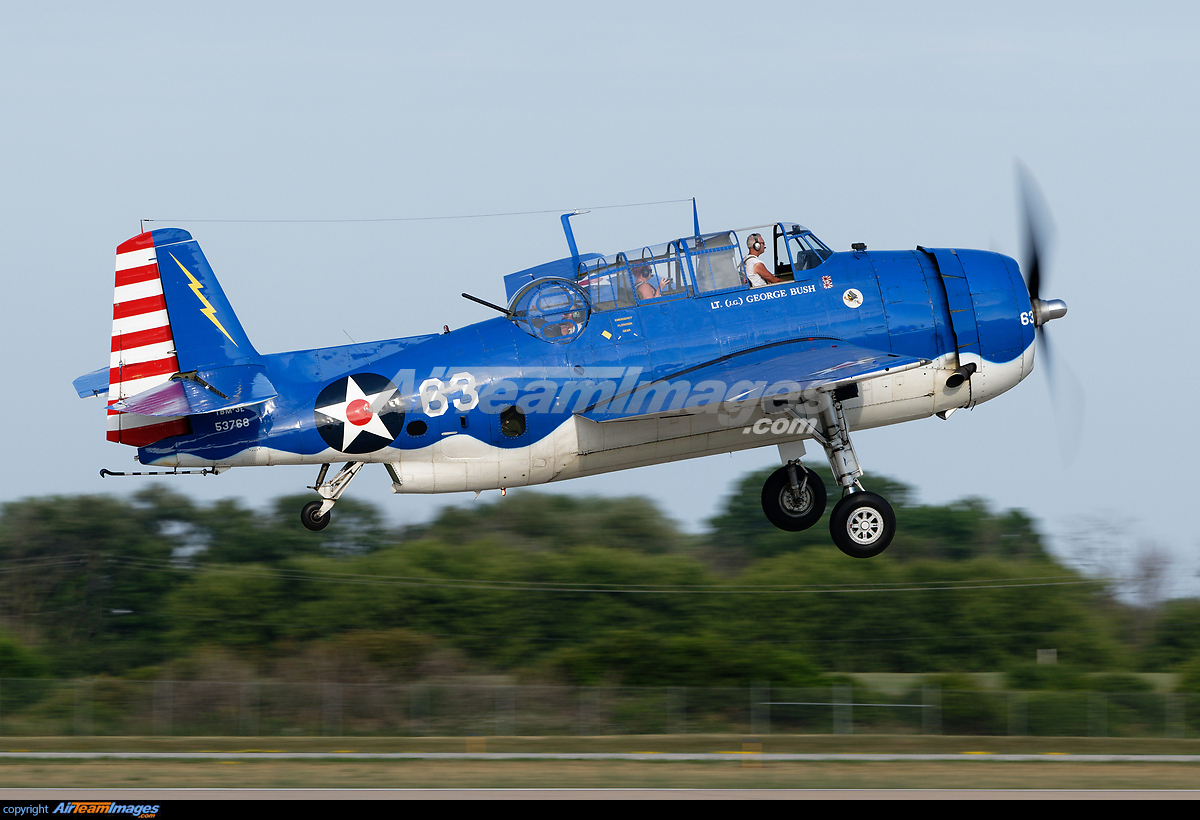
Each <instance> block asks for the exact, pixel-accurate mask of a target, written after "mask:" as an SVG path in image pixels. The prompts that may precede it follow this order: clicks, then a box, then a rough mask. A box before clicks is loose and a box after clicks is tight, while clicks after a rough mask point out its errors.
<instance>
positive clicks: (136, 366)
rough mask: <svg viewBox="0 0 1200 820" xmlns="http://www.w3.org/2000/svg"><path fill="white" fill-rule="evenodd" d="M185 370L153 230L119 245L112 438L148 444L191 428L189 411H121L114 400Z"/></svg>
mask: <svg viewBox="0 0 1200 820" xmlns="http://www.w3.org/2000/svg"><path fill="white" fill-rule="evenodd" d="M178 371H179V361H178V360H177V359H176V358H175V341H174V338H173V337H172V335H171V320H170V317H168V316H167V303H166V300H165V299H164V297H163V289H162V280H161V279H160V278H159V274H158V262H157V261H156V259H155V253H154V238H153V237H152V235H151V234H150V233H144V234H141V235H140V236H135V237H134V238H133V239H130V240H129V241H127V242H123V243H121V244H120V245H119V246H117V276H116V287H115V289H114V291H113V331H112V358H111V359H110V362H109V371H108V403H109V405H110V408H109V410H108V440H109V441H117V442H120V443H122V444H131V445H133V446H134V447H144V446H146V445H148V444H153V443H154V442H156V441H159V440H160V439H164V438H167V437H168V436H178V435H185V434H187V433H189V432H191V427H190V425H189V424H188V421H187V418H186V417H185V416H173V417H167V418H162V417H158V416H141V415H138V414H136V413H121V412H119V411H117V410H113V409H112V408H111V405H112V404H113V403H114V402H116V401H119V400H120V399H126V398H129V397H130V396H135V395H137V394H138V393H141V392H142V391H143V390H148V389H150V388H151V387H157V386H158V385H160V384H163V383H164V382H166V381H168V380H169V379H170V377H171V376H172V375H173V374H175V373H177V372H178Z"/></svg>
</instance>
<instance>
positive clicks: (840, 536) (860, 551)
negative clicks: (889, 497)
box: [829, 492, 896, 558]
mask: <svg viewBox="0 0 1200 820" xmlns="http://www.w3.org/2000/svg"><path fill="white" fill-rule="evenodd" d="M829 534H830V535H832V536H833V543H835V544H837V548H838V549H840V550H841V551H842V552H844V553H846V554H847V555H849V556H850V557H851V558H874V557H875V556H876V555H878V554H879V553H881V552H883V551H884V550H885V549H887V548H888V544H890V543H892V536H894V535H895V534H896V514H895V513H894V512H892V506H891V505H890V504H888V503H887V501H885V500H884V499H883V498H882V497H880V496H878V495H875V493H861V492H860V493H851V494H850V495H848V496H846V497H845V498H843V499H842V500H841V501H839V502H838V503H837V505H836V506H835V507H834V508H833V513H832V514H831V515H830V516H829Z"/></svg>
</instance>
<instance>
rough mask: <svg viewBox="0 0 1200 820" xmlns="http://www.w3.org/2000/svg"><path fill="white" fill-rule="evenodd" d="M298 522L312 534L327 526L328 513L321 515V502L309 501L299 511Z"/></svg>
mask: <svg viewBox="0 0 1200 820" xmlns="http://www.w3.org/2000/svg"><path fill="white" fill-rule="evenodd" d="M300 520H301V521H302V522H303V523H304V526H306V527H308V528H309V529H310V530H312V531H313V532H316V531H318V530H323V529H325V528H326V527H328V526H329V513H325V514H324V515H321V502H320V501H310V502H308V503H307V504H305V505H304V509H302V510H301V511H300Z"/></svg>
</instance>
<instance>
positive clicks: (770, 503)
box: [762, 464, 825, 532]
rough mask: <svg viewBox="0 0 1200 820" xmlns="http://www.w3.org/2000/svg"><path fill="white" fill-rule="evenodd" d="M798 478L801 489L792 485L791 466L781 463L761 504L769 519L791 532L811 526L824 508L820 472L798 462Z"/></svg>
mask: <svg viewBox="0 0 1200 820" xmlns="http://www.w3.org/2000/svg"><path fill="white" fill-rule="evenodd" d="M796 478H797V479H798V480H799V482H800V485H801V487H800V488H799V489H795V488H793V487H792V479H791V476H790V475H788V468H787V467H786V466H784V467H780V468H779V469H778V470H776V471H775V472H773V473H771V476H770V477H769V478H768V479H767V482H766V483H765V484H763V490H762V507H763V512H764V513H766V515H767V520H768V521H770V522H771V523H772V524H774V525H775V526H776V527H779V529H781V530H787V531H788V532H800V531H801V530H806V529H808V528H809V527H811V526H812V525H813V524H815V523H817V521H818V520H820V518H821V515H822V514H823V513H824V512H825V483H824V482H823V481H821V478H820V476H818V475H817V474H816V473H814V472H811V471H809V470H805V469H804V468H803V467H801V466H800V465H799V464H797V465H796ZM805 478H807V479H808V480H807V481H805Z"/></svg>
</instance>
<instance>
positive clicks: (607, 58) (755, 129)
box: [0, 2, 1200, 590]
mask: <svg viewBox="0 0 1200 820" xmlns="http://www.w3.org/2000/svg"><path fill="white" fill-rule="evenodd" d="M1198 29H1200V11H1198V10H1197V7H1196V6H1195V5H1194V4H1189V3H1159V4H1150V5H1149V6H1148V7H1147V6H1136V7H1135V6H1134V4H1125V3H1096V2H1090V3H1044V2H1038V3H1007V4H994V3H988V4H983V3H904V4H894V3H866V2H864V3H837V4H829V3H819V4H816V3H814V4H810V3H800V2H787V3H749V4H742V5H740V6H731V5H729V4H727V3H710V2H687V3H653V2H637V3H632V2H630V3H602V4H591V5H589V6H587V7H582V6H576V5H569V4H561V3H536V4H528V3H516V4H505V5H503V6H501V5H499V4H493V3H457V4H454V8H452V9H449V10H445V11H443V10H440V9H438V10H435V9H432V8H430V7H429V5H428V4H420V5H419V6H417V5H409V4H404V3H371V2H363V3H344V4H337V5H336V6H332V5H331V4H328V3H304V2H300V3H297V2H288V3H250V4H246V3H236V4H235V3H204V4H196V5H195V6H193V7H191V8H186V9H180V8H175V7H171V6H168V5H166V4H161V3H122V4H96V3H82V2H68V3H55V2H46V3H37V4H20V5H16V4H13V5H11V6H10V7H8V8H6V9H5V13H4V15H3V16H2V17H0V113H2V116H0V145H3V148H4V161H3V163H2V164H0V190H3V192H4V195H3V197H2V198H0V214H2V216H3V219H0V270H3V276H4V280H3V281H4V283H5V297H6V298H5V300H4V305H5V308H6V310H5V315H6V320H5V322H4V323H3V333H4V339H5V342H6V344H5V348H6V349H7V350H8V351H9V354H10V358H9V363H8V364H7V365H6V366H5V374H6V375H7V376H8V378H7V379H6V381H7V383H8V384H9V385H11V386H12V387H13V388H15V389H11V390H10V391H9V395H8V399H9V400H8V401H6V402H5V409H4V411H3V413H4V421H5V425H4V429H5V434H4V437H5V445H6V446H5V451H6V455H7V458H6V459H5V467H6V469H5V474H4V476H3V478H2V479H0V499H15V498H19V497H22V496H27V495H45V494H52V493H80V492H109V493H130V492H133V491H135V490H136V489H137V488H138V487H140V486H142V484H141V483H139V482H137V481H135V480H133V479H126V480H120V479H107V480H103V481H102V480H101V479H100V478H99V477H98V471H99V469H100V468H101V467H107V468H110V469H121V468H129V467H131V466H132V460H131V457H132V453H133V451H132V450H131V449H129V448H125V447H121V446H119V445H113V444H108V443H107V442H105V441H104V434H103V430H104V419H103V412H102V410H101V407H100V404H99V402H94V401H93V402H90V403H89V402H83V401H80V400H78V399H76V398H75V397H74V394H73V392H72V391H71V387H70V381H71V379H72V378H73V377H75V376H76V375H79V374H81V373H83V372H85V371H89V370H92V369H94V368H96V367H99V366H101V365H103V364H104V363H105V361H106V357H107V340H108V336H109V332H110V319H109V317H110V315H111V313H110V308H109V305H110V304H111V297H112V293H111V291H112V267H113V252H114V249H115V247H116V245H117V244H118V243H119V242H121V241H123V240H124V239H127V238H128V237H130V236H132V235H134V234H136V233H137V232H138V230H139V226H138V219H139V218H152V219H159V220H177V221H173V222H169V223H166V222H157V223H155V225H156V226H165V225H167V224H172V225H177V226H179V227H183V228H186V229H188V230H190V231H191V232H192V233H193V235H194V236H195V237H196V238H197V239H198V240H199V241H200V243H201V245H202V246H203V247H204V249H205V251H206V253H207V255H208V257H209V260H210V262H211V263H212V264H213V267H214V268H215V269H216V271H217V274H218V276H220V277H221V280H222V284H223V285H224V287H225V290H226V292H227V294H228V295H229V297H230V299H231V300H232V302H233V304H234V306H235V308H236V309H237V310H238V313H239V316H240V318H241V320H242V323H243V325H244V326H245V328H246V330H247V332H248V333H249V335H250V337H251V339H252V340H253V341H254V342H255V345H256V346H257V347H258V348H259V349H260V350H262V351H264V352H274V351H280V350H288V349H295V348H304V347H314V346H320V345H336V344H342V343H345V342H346V339H347V335H349V336H352V337H353V338H354V339H356V340H358V341H364V340H369V339H375V338H387V337H392V336H400V335H409V334H415V333H425V332H432V331H435V330H438V329H440V328H441V326H442V325H443V324H450V325H451V326H460V325H462V324H466V323H469V322H473V321H479V320H482V319H485V318H488V317H489V311H488V310H487V309H486V308H483V307H480V306H477V305H473V304H471V303H468V302H466V301H465V300H463V299H461V298H460V297H459V296H458V294H459V293H460V292H461V291H464V290H465V291H468V292H471V293H473V294H476V295H478V296H480V297H482V298H484V299H490V300H492V301H502V300H503V296H504V293H503V286H502V282H501V277H502V276H503V275H504V274H505V273H508V272H511V271H513V270H517V269H520V268H523V267H527V266H530V265H534V264H538V263H540V262H544V261H547V260H549V259H553V258H556V257H559V256H562V255H564V254H565V248H566V245H565V242H564V241H563V239H562V235H561V230H560V227H559V223H558V219H557V218H556V217H555V216H554V215H542V216H524V217H508V218H498V219H487V220H466V221H435V222H406V223H382V224H379V223H361V224H335V225H329V224H325V225H319V224H257V225H255V224H245V223H241V224H239V223H204V222H200V221H198V220H206V219H370V218H382V217H422V216H436V215H445V214H472V213H493V212H510V211H526V210H540V209H547V208H560V207H561V208H572V207H587V206H591V205H608V204H616V203H625V202H643V201H649V200H663V199H676V198H682V197H690V196H695V197H697V199H698V201H699V208H700V219H701V224H702V226H703V227H704V228H706V229H717V228H719V227H738V226H742V225H748V224H758V223H762V222H767V221H771V220H794V221H798V222H801V223H804V224H806V225H808V226H809V227H811V228H812V229H813V230H814V231H815V232H816V233H817V234H818V235H819V236H820V237H821V238H822V239H824V240H825V241H826V243H828V244H829V245H830V246H832V247H834V248H837V249H845V248H848V247H849V245H850V243H851V242H859V241H861V242H866V243H867V244H868V246H870V247H871V248H912V247H914V246H916V245H918V244H920V245H926V246H953V247H979V248H991V249H996V250H1003V251H1005V252H1008V253H1012V254H1016V255H1019V253H1018V251H1019V240H1018V233H1017V210H1016V209H1017V205H1016V198H1015V191H1014V183H1013V176H1014V174H1013V163H1014V158H1015V157H1018V156H1019V157H1021V158H1022V159H1024V161H1025V162H1026V163H1028V165H1029V166H1030V167H1031V168H1032V170H1033V171H1034V173H1035V174H1036V175H1037V177H1038V179H1039V180H1040V182H1041V185H1042V188H1043V189H1044V191H1045V194H1046V196H1047V198H1048V200H1049V202H1050V205H1051V207H1052V208H1053V211H1054V215H1055V218H1056V220H1057V224H1058V241H1057V244H1056V245H1055V248H1054V252H1053V254H1052V257H1051V260H1050V262H1051V269H1050V271H1049V279H1048V283H1047V285H1046V287H1045V288H1044V292H1045V295H1046V296H1047V297H1051V298H1062V299H1065V300H1066V301H1067V303H1068V304H1069V306H1070V310H1071V313H1070V315H1069V316H1068V317H1067V318H1066V319H1065V320H1063V321H1061V322H1056V323H1055V324H1054V325H1052V326H1050V330H1051V331H1052V332H1053V335H1054V343H1055V345H1056V348H1057V349H1056V352H1057V353H1058V354H1060V358H1061V359H1063V360H1065V361H1066V362H1068V363H1069V364H1070V366H1071V367H1072V368H1073V370H1074V372H1075V374H1076V376H1077V378H1078V380H1079V382H1080V383H1082V384H1083V385H1084V386H1085V389H1086V391H1087V397H1088V415H1087V421H1086V425H1085V426H1084V427H1083V429H1082V435H1081V440H1082V447H1081V452H1080V455H1079V456H1078V458H1077V459H1076V460H1075V461H1074V462H1073V464H1071V465H1070V466H1069V467H1064V466H1063V464H1062V460H1061V459H1060V456H1059V451H1058V436H1057V433H1056V430H1055V423H1054V417H1053V414H1052V412H1051V407H1050V404H1049V401H1048V391H1047V388H1046V384H1045V380H1044V378H1043V374H1041V373H1035V374H1034V375H1033V377H1031V378H1030V379H1028V380H1027V381H1026V382H1025V383H1023V384H1022V385H1020V386H1018V387H1017V388H1016V389H1015V390H1013V391H1012V392H1010V393H1009V394H1007V395H1005V396H1002V397H1000V398H999V399H997V400H995V401H993V402H990V403H988V404H985V405H982V406H981V407H979V408H978V409H976V410H974V411H973V412H962V413H958V414H956V415H955V416H954V417H953V418H952V419H951V420H949V421H947V422H942V421H939V420H937V419H930V420H927V421H922V422H915V423H911V424H907V425H902V426H896V427H891V428H884V429H880V430H874V431H867V432H864V433H861V434H859V435H858V436H857V437H856V445H857V449H858V452H859V456H860V458H861V459H862V461H863V463H864V465H865V467H866V469H867V470H868V472H869V473H881V474H886V475H890V476H893V477H896V478H898V479H901V480H903V481H906V482H909V483H911V484H913V485H914V486H916V487H917V488H918V489H919V492H920V497H921V498H922V499H923V500H925V501H929V502H944V501H949V500H951V499H954V498H959V497H962V496H965V495H980V496H983V497H985V498H987V499H989V500H990V502H991V503H992V504H993V505H994V506H996V507H999V508H1008V507H1020V508H1024V509H1026V510H1028V511H1029V512H1030V513H1031V514H1033V515H1034V516H1036V517H1037V518H1039V519H1040V520H1041V521H1042V522H1043V525H1044V526H1045V528H1046V529H1047V530H1048V531H1049V532H1050V533H1051V534H1054V535H1056V536H1065V535H1067V534H1069V533H1071V532H1073V531H1075V530H1077V529H1078V528H1079V527H1080V526H1081V523H1080V522H1082V521H1084V520H1085V519H1088V518H1095V517H1102V518H1103V517H1106V518H1107V519H1108V520H1110V521H1113V520H1117V519H1128V520H1132V521H1133V522H1134V526H1133V531H1134V532H1135V533H1137V535H1134V536H1131V539H1132V540H1136V539H1137V538H1138V537H1147V538H1153V539H1157V540H1159V541H1160V542H1162V543H1163V544H1164V545H1166V546H1168V547H1169V548H1170V549H1171V550H1173V553H1174V554H1175V556H1176V565H1175V574H1176V576H1177V578H1178V579H1179V582H1180V583H1181V584H1182V583H1183V582H1188V583H1189V584H1191V586H1190V587H1188V588H1189V589H1193V590H1194V589H1195V579H1194V576H1195V573H1196V570H1197V569H1198V568H1200V560H1198V559H1200V555H1198V544H1200V540H1198V538H1197V535H1196V533H1195V530H1196V527H1195V526H1194V525H1193V524H1192V523H1191V519H1190V513H1189V511H1190V510H1192V509H1194V508H1195V506H1196V505H1195V498H1194V496H1195V490H1196V486H1197V482H1196V480H1195V479H1194V478H1193V474H1194V467H1193V465H1194V462H1195V460H1196V455H1197V446H1196V434H1195V433H1194V432H1193V428H1194V419H1195V411H1194V409H1193V408H1194V404H1195V402H1196V400H1197V395H1196V389H1195V388H1194V386H1193V385H1192V384H1191V380H1190V379H1188V378H1187V377H1186V373H1187V370H1186V365H1185V364H1184V363H1185V362H1186V361H1187V360H1188V358H1189V357H1190V343H1189V342H1188V340H1189V339H1192V338H1194V334H1193V333H1192V332H1191V326H1192V324H1193V314H1194V311H1195V310H1196V306H1197V304H1198V299H1197V296H1198V295H1200V286H1198V285H1197V277H1196V276H1195V275H1194V273H1193V272H1192V270H1191V269H1190V263H1188V262H1187V258H1188V256H1189V254H1188V251H1187V250H1186V248H1187V247H1188V246H1189V245H1190V243H1191V242H1193V241H1195V240H1194V237H1195V229H1194V225H1195V224H1196V223H1197V217H1198V215H1200V214H1198V208H1197V205H1196V195H1195V192H1196V191H1197V190H1198V189H1200V185H1198V183H1200V179H1198V177H1200V173H1198V172H1200V162H1198V161H1197V159H1196V157H1195V153H1194V152H1195V146H1196V143H1197V139H1196V138H1197V135H1198V132H1200V129H1198V128H1197V125H1198V115H1197V112H1198V111H1200V106H1198V105H1197V103H1198V102H1200V100H1198V99H1197V97H1198V94H1197V91H1198V84H1200V53H1198V51H1197V49H1196V48H1195V43H1196V42H1197V40H1198V39H1200V38H1198V36H1197V35H1198V34H1200V31H1198ZM690 217H691V215H690V209H689V208H688V206H686V205H673V206H659V207H650V208H635V209H629V210H606V211H596V212H593V213H592V214H589V215H587V216H585V217H580V218H578V219H577V220H576V236H577V238H578V239H579V242H580V245H581V248H582V249H584V250H596V251H610V250H615V249H620V248H626V247H630V246H633V245H637V244H641V243H651V242H659V241H663V240H665V239H669V238H672V237H674V236H678V235H680V234H683V233H685V232H688V231H689V230H690ZM447 260H450V261H452V262H453V266H452V268H451V270H452V273H447V266H446V264H445V262H446V261H447ZM776 458H777V457H776V455H775V452H774V450H773V449H763V450H759V451H755V452H752V453H746V454H740V455H735V456H728V455H726V456H717V457H713V458H709V459H704V460H701V461H696V462H685V463H682V464H676V465H665V466H660V467H654V468H646V469H642V470H637V471H632V472H627V473H621V474H616V475H612V476H604V477H597V478H592V479H582V480H578V481H575V482H571V483H567V484H563V485H559V486H558V487H557V488H556V489H557V491H560V492H573V493H603V494H637V495H642V496H646V497H650V498H654V499H656V500H658V501H659V502H660V504H661V505H662V506H663V508H664V509H665V510H666V512H667V513H668V514H670V515H671V516H673V517H674V518H675V519H677V520H679V521H680V522H681V523H682V524H683V525H684V526H686V527H687V528H689V529H693V530H695V529H699V528H700V527H701V526H702V525H703V521H704V520H705V519H706V518H707V517H708V516H709V515H711V514H712V513H713V512H714V511H715V508H716V506H717V504H719V502H720V499H721V498H722V497H724V496H725V495H726V494H727V493H728V492H729V491H730V489H731V487H732V483H733V482H734V481H735V480H736V479H737V478H738V477H739V476H740V475H742V474H743V473H744V472H745V471H748V470H751V469H755V468H758V467H762V466H767V465H769V464H771V463H773V462H775V461H776ZM313 473H314V471H312V470H308V469H306V468H284V467H276V468H269V469H259V470H253V471H251V470H235V471H232V472H230V473H228V474H226V475H223V476H221V477H219V478H216V479H213V478H204V479H199V478H194V479H173V480H172V481H173V486H176V487H177V488H178V489H180V490H182V491H185V492H189V493H192V494H194V495H196V496H197V497H199V498H216V497H223V496H238V497H241V498H243V499H245V501H246V502H247V503H249V504H254V505H257V504H260V503H262V502H263V501H265V500H266V499H268V498H271V497H274V496H276V495H281V494H284V493H288V492H295V491H299V490H301V489H302V488H303V487H304V485H306V484H309V483H311V482H312V479H313V478H314V477H315V476H314V474H313ZM385 475H386V474H385V472H384V471H383V469H382V468H381V467H378V468H368V469H367V470H364V472H363V473H362V474H361V475H360V476H359V477H358V478H357V479H356V481H355V483H354V485H353V486H352V488H351V490H350V492H351V493H352V494H353V495H356V496H357V497H359V498H365V499H369V500H372V501H374V502H377V503H379V504H380V505H381V506H385V507H386V509H387V511H388V513H389V514H390V515H391V516H392V517H393V518H394V519H395V520H397V521H400V520H421V519H424V518H426V517H428V516H429V515H430V514H431V513H432V512H433V511H434V510H435V509H436V508H437V507H438V506H440V505H441V504H444V503H459V504H461V503H467V502H468V501H469V500H470V498H471V496H470V495H469V494H468V495H456V496H447V497H433V498H424V497H394V496H392V495H391V494H390V493H389V492H388V482H387V480H386V478H385ZM868 486H869V475H868ZM1130 548H1132V544H1131V545H1130ZM831 549H832V547H831ZM1179 589H1181V590H1182V589H1184V587H1182V586H1180V587H1179Z"/></svg>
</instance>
